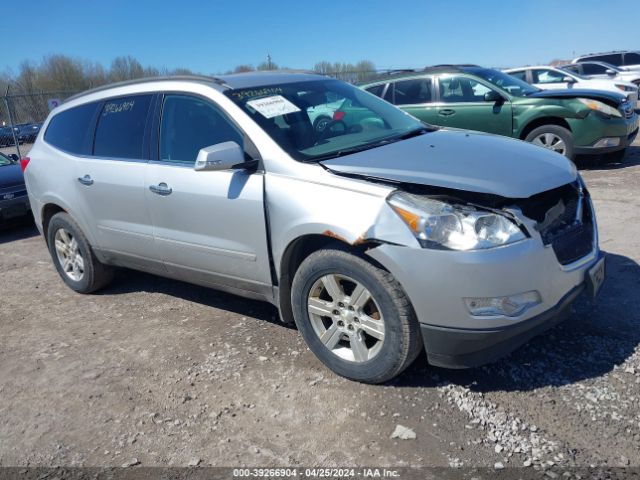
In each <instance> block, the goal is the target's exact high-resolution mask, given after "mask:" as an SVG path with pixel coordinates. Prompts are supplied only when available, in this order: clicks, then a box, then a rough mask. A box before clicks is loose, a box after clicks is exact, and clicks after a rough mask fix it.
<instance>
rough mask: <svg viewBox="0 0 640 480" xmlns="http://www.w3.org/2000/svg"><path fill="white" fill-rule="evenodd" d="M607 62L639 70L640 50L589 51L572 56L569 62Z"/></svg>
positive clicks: (627, 68) (619, 66) (624, 68)
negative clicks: (586, 53)
mask: <svg viewBox="0 0 640 480" xmlns="http://www.w3.org/2000/svg"><path fill="white" fill-rule="evenodd" d="M593 61H596V62H607V63H610V64H611V65H615V66H616V67H618V68H621V69H623V70H628V71H633V70H635V71H636V72H638V71H640V52H638V51H633V50H621V51H618V52H605V53H590V54H588V55H582V56H581V57H578V58H574V59H573V60H571V63H582V62H593Z"/></svg>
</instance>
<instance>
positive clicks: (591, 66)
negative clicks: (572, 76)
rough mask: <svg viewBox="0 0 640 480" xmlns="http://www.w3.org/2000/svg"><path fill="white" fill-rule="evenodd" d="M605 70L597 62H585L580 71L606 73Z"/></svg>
mask: <svg viewBox="0 0 640 480" xmlns="http://www.w3.org/2000/svg"><path fill="white" fill-rule="evenodd" d="M606 70H607V69H606V67H605V66H604V65H598V64H597V63H585V64H584V65H583V66H582V73H584V74H585V75H601V74H603V73H606Z"/></svg>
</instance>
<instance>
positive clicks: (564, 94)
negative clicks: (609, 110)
mask: <svg viewBox="0 0 640 480" xmlns="http://www.w3.org/2000/svg"><path fill="white" fill-rule="evenodd" d="M526 98H592V99H594V100H600V101H604V102H607V103H609V104H611V105H614V106H616V107H617V106H618V105H620V104H621V103H622V102H624V101H625V100H626V99H627V97H626V96H625V95H623V94H622V93H616V92H607V91H603V90H587V89H582V88H572V89H563V90H540V91H538V92H534V93H531V94H529V95H527V96H526Z"/></svg>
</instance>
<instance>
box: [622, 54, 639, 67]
mask: <svg viewBox="0 0 640 480" xmlns="http://www.w3.org/2000/svg"><path fill="white" fill-rule="evenodd" d="M624 64H625V65H640V53H635V52H634V53H625V54H624Z"/></svg>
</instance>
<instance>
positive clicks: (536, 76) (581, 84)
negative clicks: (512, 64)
mask: <svg viewBox="0 0 640 480" xmlns="http://www.w3.org/2000/svg"><path fill="white" fill-rule="evenodd" d="M504 72H505V73H508V74H509V75H513V76H514V77H517V78H519V79H520V80H524V81H525V82H527V83H529V84H531V85H534V86H536V87H538V88H541V89H543V90H558V89H567V88H568V89H571V88H576V89H582V90H605V91H607V92H615V93H623V94H624V95H626V96H627V99H628V100H629V101H631V102H637V101H638V86H637V85H634V84H633V83H630V82H624V81H620V80H604V79H590V78H585V77H582V76H580V75H578V74H576V73H573V72H569V71H567V70H562V69H560V68H556V67H551V66H546V65H544V66H538V67H521V68H510V69H507V70H504Z"/></svg>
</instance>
